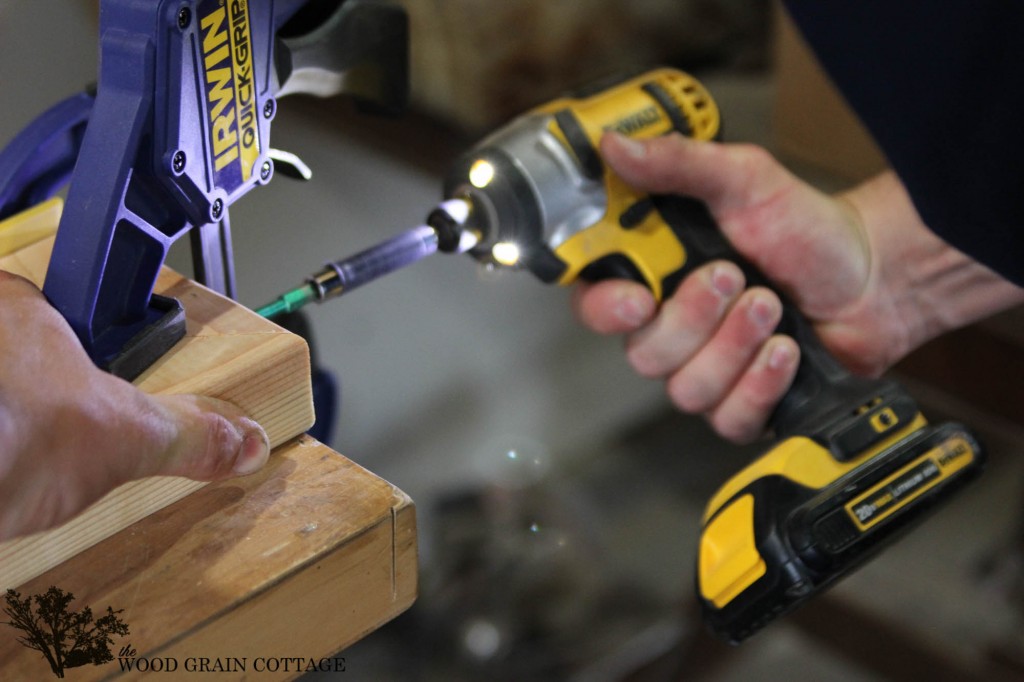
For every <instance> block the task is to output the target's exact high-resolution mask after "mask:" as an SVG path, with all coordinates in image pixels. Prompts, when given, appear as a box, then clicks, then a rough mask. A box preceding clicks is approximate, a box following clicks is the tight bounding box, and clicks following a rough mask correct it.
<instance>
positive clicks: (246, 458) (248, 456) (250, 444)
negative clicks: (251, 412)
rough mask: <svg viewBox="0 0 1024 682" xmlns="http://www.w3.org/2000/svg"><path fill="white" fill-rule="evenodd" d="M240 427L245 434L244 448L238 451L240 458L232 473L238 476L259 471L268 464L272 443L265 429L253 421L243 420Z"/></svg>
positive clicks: (236, 461)
mask: <svg viewBox="0 0 1024 682" xmlns="http://www.w3.org/2000/svg"><path fill="white" fill-rule="evenodd" d="M238 426H239V427H240V428H241V429H242V433H243V434H245V436H244V438H243V439H242V446H241V447H240V448H239V449H238V457H237V458H235V466H234V467H233V469H232V471H233V472H234V473H235V474H237V475H238V476H246V475H248V474H251V473H254V472H256V471H259V470H260V469H262V468H263V465H264V464H266V463H267V459H268V458H269V457H270V442H269V441H268V440H267V435H266V433H264V431H263V429H262V428H261V427H260V426H259V425H258V424H257V423H256V422H254V421H252V420H251V419H241V420H239V422H238Z"/></svg>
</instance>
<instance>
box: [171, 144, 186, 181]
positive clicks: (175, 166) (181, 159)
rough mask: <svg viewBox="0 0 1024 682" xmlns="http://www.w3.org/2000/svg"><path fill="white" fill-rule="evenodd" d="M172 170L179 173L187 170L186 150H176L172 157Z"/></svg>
mask: <svg viewBox="0 0 1024 682" xmlns="http://www.w3.org/2000/svg"><path fill="white" fill-rule="evenodd" d="M171 170H173V171H174V172H175V173H176V174H178V175H180V174H181V173H182V171H184V170H185V152H183V151H181V150H178V151H176V152H174V158H172V159H171Z"/></svg>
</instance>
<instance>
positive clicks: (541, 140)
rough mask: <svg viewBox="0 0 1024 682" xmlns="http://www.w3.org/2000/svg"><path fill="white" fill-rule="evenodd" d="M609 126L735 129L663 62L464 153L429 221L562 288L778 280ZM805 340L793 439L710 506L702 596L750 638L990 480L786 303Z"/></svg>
mask: <svg viewBox="0 0 1024 682" xmlns="http://www.w3.org/2000/svg"><path fill="white" fill-rule="evenodd" d="M607 130H617V131H619V132H621V133H624V134H626V135H628V136H631V137H634V138H650V137H654V136H658V135H664V134H666V133H670V132H672V131H677V132H680V133H682V134H684V135H688V136H691V137H694V138H697V139H701V140H711V139H716V138H718V137H719V132H720V130H721V123H720V115H719V111H718V108H717V106H716V104H715V102H714V100H713V99H712V98H711V96H710V95H709V94H708V92H707V91H706V90H705V89H704V87H703V86H702V85H701V84H700V83H699V82H697V81H696V80H695V79H694V78H692V77H690V76H689V75H687V74H685V73H682V72H679V71H676V70H672V69H659V70H655V71H652V72H649V73H647V74H645V75H642V76H639V77H637V78H633V79H631V80H628V81H626V82H623V83H620V84H617V85H614V86H612V87H609V88H607V89H603V90H593V91H591V92H589V93H587V94H584V95H581V96H579V97H577V98H567V99H559V100H557V101H554V102H551V103H549V104H546V105H544V106H541V107H539V108H537V109H534V110H533V111H530V112H528V113H526V114H525V115H523V116H521V117H519V118H517V119H515V120H514V121H512V122H511V123H510V124H509V125H507V126H505V127H504V128H502V129H500V130H498V131H497V132H495V133H494V134H492V135H490V136H489V137H487V138H486V139H484V140H483V141H482V142H481V143H480V144H479V145H477V146H476V147H475V148H474V149H472V150H471V151H470V152H469V153H468V154H466V155H465V156H464V157H462V158H461V159H460V160H459V161H458V162H457V163H456V165H455V166H454V168H453V169H452V172H451V173H450V175H449V176H448V178H447V180H446V185H445V198H446V201H445V203H443V204H442V205H441V207H439V208H438V209H437V210H435V211H434V212H433V213H432V214H431V216H430V217H429V219H428V221H427V222H428V224H429V225H430V226H431V227H432V228H434V229H435V230H437V232H438V233H439V234H441V235H448V236H449V237H451V239H450V240H449V241H451V240H453V239H455V238H456V237H457V236H458V235H460V234H464V233H471V234H472V235H473V237H474V240H478V241H475V246H474V247H473V248H472V249H471V250H470V251H469V253H470V254H472V255H473V256H475V257H476V258H478V259H480V260H482V261H485V262H494V263H501V264H505V265H513V264H514V265H516V266H517V267H525V268H527V269H529V270H531V271H532V272H533V273H534V274H535V275H537V276H538V277H539V278H540V279H542V280H543V281H545V282H558V283H559V284H570V283H572V282H573V281H575V280H576V279H577V278H583V279H585V280H596V279H602V278H608V277H625V278H630V279H633V280H637V281H639V282H642V283H644V284H645V285H647V286H648V287H649V288H650V290H651V291H652V292H653V293H654V295H655V296H656V297H657V298H658V299H664V298H665V297H667V296H669V295H671V294H672V292H673V291H674V289H675V288H676V287H677V285H678V284H679V282H680V280H681V279H682V278H683V277H685V276H686V275H687V273H689V272H690V271H691V270H693V269H694V268H695V267H697V266H699V265H701V264H703V263H706V262H707V261H709V260H711V259H729V260H732V261H734V262H736V263H738V264H739V265H740V267H741V268H742V269H743V270H744V272H745V274H746V277H747V281H748V283H749V284H751V285H755V284H756V285H764V286H770V284H769V283H768V282H766V281H765V278H764V277H763V276H762V275H760V274H759V273H758V272H757V271H755V270H754V268H752V267H751V266H750V264H749V263H746V262H744V261H743V260H742V259H741V258H740V257H739V256H738V255H737V254H736V252H735V251H734V250H733V249H732V248H731V247H730V245H729V244H728V243H727V241H726V240H725V239H724V237H723V236H722V235H721V233H720V232H719V230H718V229H717V226H716V225H715V221H714V219H713V218H712V217H711V215H710V214H709V212H708V211H707V209H706V207H705V206H704V205H703V204H702V203H701V202H699V201H697V200H695V199H692V198H688V197H683V196H653V195H649V194H646V193H644V192H640V191H637V190H636V189H635V188H633V187H629V186H628V185H626V184H625V183H624V182H623V181H622V180H621V179H620V178H618V177H617V176H616V175H614V174H613V173H612V172H611V170H609V168H608V167H607V166H606V165H605V164H604V163H603V162H602V160H601V158H600V156H599V154H598V151H597V146H598V141H599V139H600V138H601V136H602V134H603V133H604V132H605V131H607ZM777 331H779V332H781V333H785V334H789V335H790V336H792V337H793V338H794V339H796V341H797V342H798V343H799V344H800V348H801V362H800V366H799V369H798V371H797V375H796V379H795V380H794V382H793V385H792V387H791V388H790V390H789V392H788V393H787V394H786V395H785V397H784V398H783V399H782V401H781V402H780V404H779V405H778V407H777V409H776V410H775V412H774V414H773V415H772V417H771V420H770V424H769V426H770V428H771V431H772V432H773V433H774V435H775V437H776V438H777V439H778V441H777V443H776V444H775V445H774V447H772V448H771V449H770V450H768V452H767V453H766V454H764V455H763V456H762V457H760V458H759V459H757V460H756V461H754V462H753V463H751V464H750V465H749V466H748V467H746V468H745V469H743V470H742V471H740V472H738V473H737V474H736V475H735V476H733V477H732V478H731V479H730V480H729V481H727V482H726V483H725V484H724V485H723V486H722V487H721V489H720V490H719V491H718V492H717V494H715V495H714V497H713V498H712V500H711V502H710V503H709V504H708V506H707V510H706V512H705V514H704V520H703V530H702V533H701V539H700V547H699V556H698V568H697V593H698V597H699V599H700V602H701V604H702V606H703V610H704V615H705V618H706V620H707V622H708V624H709V625H710V627H711V629H712V630H713V631H714V632H716V633H718V634H719V635H720V636H722V637H723V638H725V639H727V640H730V641H733V642H738V641H741V640H743V639H745V638H746V637H748V636H749V635H751V634H752V633H754V632H755V631H757V630H758V629H759V628H761V627H762V626H763V625H765V624H766V623H768V622H769V621H770V620H772V619H773V618H775V617H776V616H779V615H780V614H783V613H785V612H787V611H790V610H791V609H793V608H795V607H796V606H798V605H799V604H801V603H802V602H804V601H806V600H807V599H809V598H810V597H812V596H814V595H815V594H816V593H818V592H820V591H821V590H823V589H825V588H827V587H828V586H829V585H831V584H832V583H834V582H835V581H836V580H838V579H840V578H841V577H843V576H844V575H846V574H848V573H850V572H851V571H852V570H854V569H855V568H856V567H857V566H858V565H860V564H861V563H863V562H864V561H866V560H867V559H869V558H870V557H871V556H873V555H874V554H876V553H877V552H878V551H879V550H880V549H881V548H882V547H883V546H884V545H885V543H886V542H888V541H890V540H892V539H893V538H894V537H895V536H896V535H897V534H898V533H900V532H901V531H903V530H905V529H907V528H908V527H909V526H910V525H911V524H912V522H914V521H917V520H919V519H920V518H922V517H923V516H924V515H925V514H926V513H927V512H928V511H930V510H931V509H933V508H935V507H936V505H937V504H938V503H940V502H942V501H944V500H946V499H948V498H950V497H951V496H952V495H953V493H954V492H955V491H956V490H957V489H959V488H960V487H961V485H962V484H964V483H966V482H967V481H968V480H970V479H971V478H973V477H974V476H975V475H976V474H978V473H979V472H980V470H981V468H982V466H983V463H984V454H983V452H982V449H981V447H980V445H979V443H978V441H977V439H976V438H975V437H974V436H973V435H972V434H971V433H970V432H969V431H968V430H967V429H966V428H965V427H964V426H962V425H959V424H953V423H947V424H942V425H939V426H935V425H930V424H929V423H928V422H927V421H926V420H925V418H924V417H923V416H922V415H921V413H920V411H919V410H918V407H917V405H916V404H915V402H914V400H913V399H912V398H911V397H910V396H909V395H908V394H907V393H906V392H905V391H904V390H903V389H902V388H901V387H900V386H899V385H898V384H896V383H895V382H893V381H889V380H883V379H865V378H860V377H855V376H852V375H851V374H850V373H849V372H847V371H846V370H845V369H844V368H843V367H842V366H841V365H840V364H839V363H838V362H837V361H836V360H835V359H834V358H833V357H832V356H831V355H830V354H829V353H828V351H827V350H825V348H824V347H823V346H822V344H821V342H820V341H819V340H818V338H817V337H816V335H815V332H814V331H813V330H812V328H811V326H810V324H809V323H808V322H807V320H805V319H804V318H803V317H802V316H801V314H800V313H799V311H797V310H796V308H795V307H794V306H792V305H790V304H788V303H785V301H784V312H783V317H782V321H781V322H780V324H779V328H778V330H777Z"/></svg>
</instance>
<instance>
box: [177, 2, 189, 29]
mask: <svg viewBox="0 0 1024 682" xmlns="http://www.w3.org/2000/svg"><path fill="white" fill-rule="evenodd" d="M191 23H192V10H190V9H189V8H188V7H182V8H181V9H179V10H178V28H180V29H181V30H182V31H184V30H185V29H186V28H188V25H189V24H191Z"/></svg>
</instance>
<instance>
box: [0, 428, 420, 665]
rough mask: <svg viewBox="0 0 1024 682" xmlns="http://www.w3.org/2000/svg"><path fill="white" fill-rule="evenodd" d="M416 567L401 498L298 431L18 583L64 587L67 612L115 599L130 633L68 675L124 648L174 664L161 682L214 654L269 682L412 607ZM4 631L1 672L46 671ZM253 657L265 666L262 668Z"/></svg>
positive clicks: (411, 525) (412, 528)
mask: <svg viewBox="0 0 1024 682" xmlns="http://www.w3.org/2000/svg"><path fill="white" fill-rule="evenodd" d="M416 573H417V567H416V518H415V511H414V507H413V505H412V503H411V502H410V500H409V498H408V497H407V496H406V495H405V494H404V493H402V492H401V491H399V490H398V489H397V488H395V487H393V486H392V485H390V484H389V483H387V482H385V481H383V480H382V479H380V478H377V477H376V476H374V475H373V474H371V473H369V472H367V471H365V470H364V469H361V468H360V467H358V466H357V465H355V464H353V463H352V462H351V461H349V460H347V459H345V458H344V457H342V456H341V455H339V454H337V453H336V452H334V451H332V450H331V449H329V448H327V447H326V446H324V445H322V444H320V443H318V442H316V441H315V440H313V439H312V438H309V437H301V438H299V439H296V440H294V441H292V442H290V443H288V444H287V445H285V446H283V447H281V448H279V449H278V450H277V451H275V454H274V456H273V457H272V458H271V461H270V464H268V466H267V467H266V468H265V469H264V470H263V471H261V472H259V473H257V474H254V475H253V476H249V477H245V478H240V479H234V480H231V481H225V482H221V483H213V484H210V485H209V486H207V487H205V488H204V489H202V490H200V491H198V492H196V493H194V494H192V495H190V496H189V497H187V498H185V499H183V500H180V501H178V502H176V503H175V504H173V505H171V506H169V507H167V508H166V509H164V510H162V511H160V512H157V513H155V514H151V515H149V516H148V517H146V518H145V519H143V520H142V521H139V522H138V523H136V524H134V525H133V526H131V527H130V528H127V529H125V530H123V531H121V532H120V533H118V534H117V535H114V536H113V537H111V538H108V539H107V540H105V541H103V542H101V543H99V544H97V545H95V546H94V547H92V548H90V549H88V550H86V551H85V552H83V553H81V554H79V555H78V556H76V557H75V558H74V559H73V560H71V561H68V562H65V563H64V564H62V565H60V566H58V567H57V568H55V569H53V570H50V571H48V572H47V573H46V574H44V575H42V576H39V577H38V578H35V579H34V580H31V581H29V582H27V583H26V584H24V585H22V586H21V587H20V588H19V590H20V592H21V593H22V595H29V594H39V593H42V592H44V591H46V590H47V589H48V588H49V587H50V586H51V585H55V586H58V587H60V588H61V589H63V590H65V591H68V592H72V593H73V594H74V595H75V601H74V602H73V603H72V607H73V608H74V609H76V610H80V609H81V608H82V607H83V606H85V605H90V606H91V607H92V610H93V613H95V614H101V613H105V611H106V608H107V606H110V607H112V608H113V609H115V610H118V609H124V611H123V612H122V613H121V614H119V616H120V617H121V618H122V619H123V621H124V622H125V623H127V624H128V626H129V628H130V632H129V634H128V635H126V636H124V637H115V638H114V640H115V641H114V646H113V647H112V653H113V654H114V657H115V660H114V661H112V662H109V663H105V664H103V665H99V666H93V665H87V666H84V667H81V668H74V669H70V670H68V671H66V675H67V679H68V680H93V679H108V678H110V677H120V676H121V675H122V672H121V662H120V661H119V660H117V659H118V653H119V652H120V651H121V650H122V649H123V648H124V647H130V648H131V649H134V650H135V651H136V654H135V657H134V658H135V663H136V664H137V663H138V662H139V660H140V659H143V658H145V659H147V660H148V661H153V660H155V659H162V661H163V662H162V663H159V662H158V663H156V665H161V664H163V665H167V666H176V667H177V669H176V670H175V671H174V674H173V675H171V676H168V679H188V678H189V677H190V675H189V673H190V672H195V675H194V676H195V677H203V678H204V679H207V678H208V677H209V674H207V675H205V676H204V675H203V674H202V673H199V672H196V671H194V670H193V671H190V670H188V669H187V668H188V667H192V668H197V667H198V666H199V665H201V663H200V659H207V661H208V664H209V665H215V663H214V661H216V660H218V659H219V660H220V661H221V662H222V663H225V664H226V665H236V664H237V663H238V662H240V661H244V665H245V666H246V670H245V671H244V672H245V673H247V674H248V675H249V678H250V679H256V680H264V679H267V680H271V679H290V678H294V677H296V676H298V674H300V673H302V672H305V667H306V666H308V665H309V660H310V659H312V660H313V661H314V662H316V663H317V664H319V663H320V662H321V660H322V659H325V660H326V661H327V665H329V666H330V665H334V666H336V665H337V664H338V662H337V661H336V660H335V659H336V658H337V657H336V656H335V653H336V652H338V651H340V650H341V649H343V648H344V647H345V646H347V645H348V644H351V643H352V642H354V641H356V640H357V639H359V638H360V637H362V636H363V635H365V634H366V633H368V632H370V631H372V630H373V629H375V628H377V627H379V626H380V625H381V624H383V623H384V622H386V621H387V620H389V619H390V618H392V617H394V616H395V615H397V614H398V613H401V612H402V611H403V610H404V609H406V608H407V607H408V606H409V605H411V604H412V602H413V600H414V598H415V595H416ZM16 634H17V632H16V631H15V630H13V629H10V628H8V627H6V626H3V625H0V670H2V671H3V677H4V679H16V680H20V679H26V680H28V679H47V678H49V676H50V674H51V673H50V670H49V666H48V665H47V663H46V661H45V660H43V658H42V657H41V656H40V655H39V653H38V652H36V651H33V650H31V649H28V648H26V647H24V646H21V645H20V644H18V643H17V642H16V640H15V635H16ZM258 659H259V660H258ZM295 659H301V660H302V663H301V664H300V663H298V662H297V661H296V660H295ZM261 660H262V663H263V667H264V668H267V667H275V666H276V667H277V668H278V669H277V670H276V672H273V673H265V672H263V671H262V670H260V669H259V666H260V665H261ZM172 661H173V663H172ZM288 661H290V663H289V662H288ZM351 663H352V664H355V662H351ZM286 667H288V668H289V669H288V670H285V668H286ZM299 667H301V668H302V669H301V670H299V669H298V668H299ZM235 672H236V673H241V672H242V671H241V670H235ZM138 676H139V675H138V673H137V672H134V673H130V674H125V677H126V678H127V679H134V678H135V677H138ZM242 676H243V675H242V674H232V675H222V676H221V678H222V679H238V678H240V677H242Z"/></svg>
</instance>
